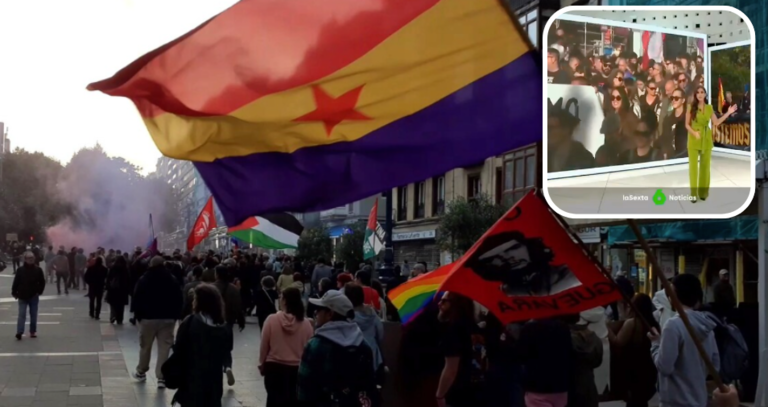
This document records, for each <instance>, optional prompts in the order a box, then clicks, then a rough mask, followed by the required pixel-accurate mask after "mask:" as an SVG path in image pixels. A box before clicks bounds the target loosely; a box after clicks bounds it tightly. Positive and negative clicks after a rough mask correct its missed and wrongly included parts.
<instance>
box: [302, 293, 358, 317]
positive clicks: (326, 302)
mask: <svg viewBox="0 0 768 407" xmlns="http://www.w3.org/2000/svg"><path fill="white" fill-rule="evenodd" d="M309 302H310V303H311V304H313V305H316V306H318V307H323V308H328V309H330V310H331V311H333V312H335V313H337V314H340V315H348V314H349V313H350V312H351V311H352V310H353V309H354V307H353V306H352V301H350V300H349V298H347V297H346V296H345V295H344V294H342V293H341V291H337V290H328V292H326V293H325V295H323V298H320V299H317V298H310V299H309Z"/></svg>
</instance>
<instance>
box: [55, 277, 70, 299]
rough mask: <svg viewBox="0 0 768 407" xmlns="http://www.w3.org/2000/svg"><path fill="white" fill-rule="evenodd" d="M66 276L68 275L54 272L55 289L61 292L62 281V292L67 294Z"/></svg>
mask: <svg viewBox="0 0 768 407" xmlns="http://www.w3.org/2000/svg"><path fill="white" fill-rule="evenodd" d="M67 277H69V275H65V274H59V273H56V290H57V291H58V292H59V294H61V282H62V281H63V282H64V292H65V293H67V294H69V288H68V287H67Z"/></svg>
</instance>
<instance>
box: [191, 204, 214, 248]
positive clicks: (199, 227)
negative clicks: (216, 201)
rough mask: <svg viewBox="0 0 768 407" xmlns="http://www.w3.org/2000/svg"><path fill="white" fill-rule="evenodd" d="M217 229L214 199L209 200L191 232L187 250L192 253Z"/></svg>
mask: <svg viewBox="0 0 768 407" xmlns="http://www.w3.org/2000/svg"><path fill="white" fill-rule="evenodd" d="M213 229H216V217H215V216H214V213H213V197H210V198H208V202H207V203H206V204H205V206H204V207H203V210H202V211H200V215H198V217H197V220H196V221H195V226H194V227H193V228H192V230H190V231H189V237H188V238H187V250H188V251H192V249H194V248H195V246H197V245H198V244H200V242H202V241H203V240H205V238H206V237H208V233H210V231H211V230H213Z"/></svg>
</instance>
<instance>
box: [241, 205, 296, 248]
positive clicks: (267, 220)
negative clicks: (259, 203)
mask: <svg viewBox="0 0 768 407" xmlns="http://www.w3.org/2000/svg"><path fill="white" fill-rule="evenodd" d="M303 230H304V226H302V225H301V223H300V222H299V221H298V219H296V218H295V217H294V216H293V215H291V214H289V213H285V212H284V213H275V214H270V215H262V216H254V217H251V218H248V219H246V220H245V222H243V223H241V224H240V225H239V226H235V227H231V228H229V229H228V230H227V233H228V234H229V235H230V236H232V237H234V238H236V239H237V240H239V241H241V242H245V243H250V244H252V245H254V246H256V247H261V248H264V249H295V248H297V247H299V236H301V232H302V231H303Z"/></svg>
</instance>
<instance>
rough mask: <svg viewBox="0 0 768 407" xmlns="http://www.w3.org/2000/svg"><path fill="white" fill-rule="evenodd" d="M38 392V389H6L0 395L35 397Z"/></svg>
mask: <svg viewBox="0 0 768 407" xmlns="http://www.w3.org/2000/svg"><path fill="white" fill-rule="evenodd" d="M36 391H37V389H36V388H34V387H14V388H8V387H6V388H5V389H3V392H2V393H0V397H25V396H26V397H34V395H35V392H36Z"/></svg>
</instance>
